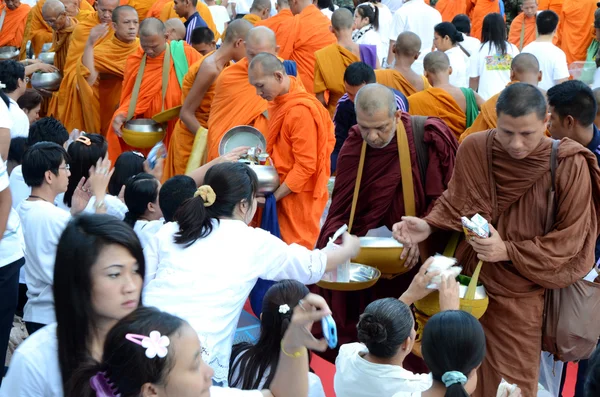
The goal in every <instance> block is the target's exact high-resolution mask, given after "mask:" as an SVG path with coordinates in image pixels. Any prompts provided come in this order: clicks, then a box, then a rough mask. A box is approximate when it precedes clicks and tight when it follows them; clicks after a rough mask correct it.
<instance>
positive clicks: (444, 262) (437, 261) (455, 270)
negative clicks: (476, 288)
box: [427, 254, 462, 289]
mask: <svg viewBox="0 0 600 397" xmlns="http://www.w3.org/2000/svg"><path fill="white" fill-rule="evenodd" d="M456 262H457V261H456V259H455V258H448V257H447V256H443V255H439V254H436V255H434V256H433V262H432V263H431V265H429V268H428V269H427V272H440V274H438V275H437V276H434V277H433V278H432V279H431V282H430V283H429V285H427V289H439V287H440V284H441V283H442V277H443V276H448V277H449V278H450V279H452V280H454V279H455V278H456V276H458V275H459V274H460V272H461V270H462V267H460V266H454V265H456Z"/></svg>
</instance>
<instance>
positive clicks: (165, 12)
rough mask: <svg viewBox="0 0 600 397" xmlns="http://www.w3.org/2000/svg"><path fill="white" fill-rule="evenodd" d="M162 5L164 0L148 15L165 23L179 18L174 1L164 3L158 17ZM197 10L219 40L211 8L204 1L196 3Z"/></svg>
mask: <svg viewBox="0 0 600 397" xmlns="http://www.w3.org/2000/svg"><path fill="white" fill-rule="evenodd" d="M160 3H162V0H158V1H156V2H155V3H154V5H153V6H152V8H151V9H150V11H148V15H152V17H153V18H158V19H160V20H161V21H163V22H166V21H167V20H168V19H171V18H179V15H177V13H176V12H175V2H174V1H173V0H171V1H168V2H165V3H162V8H160V10H159V11H158V16H156V13H157V8H158V7H160ZM196 10H197V11H198V14H200V17H201V18H202V20H204V22H206V26H208V27H209V28H210V30H212V31H213V33H214V34H215V38H216V39H217V40H218V39H219V37H221V36H220V35H219V31H218V30H217V25H215V21H214V19H213V17H212V13H211V12H210V8H208V6H207V5H206V4H204V2H203V1H198V2H197V3H196ZM179 19H181V21H182V22H185V18H179Z"/></svg>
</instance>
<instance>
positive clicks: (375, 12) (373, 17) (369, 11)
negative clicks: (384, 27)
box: [356, 3, 379, 30]
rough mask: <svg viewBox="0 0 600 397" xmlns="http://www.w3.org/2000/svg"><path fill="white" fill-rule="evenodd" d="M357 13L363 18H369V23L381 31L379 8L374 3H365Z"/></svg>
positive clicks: (357, 9)
mask: <svg viewBox="0 0 600 397" xmlns="http://www.w3.org/2000/svg"><path fill="white" fill-rule="evenodd" d="M356 12H358V14H359V15H360V16H361V17H362V18H369V23H370V24H371V25H373V27H374V28H375V30H379V8H377V6H376V5H375V4H373V3H364V4H361V5H359V6H358V7H356Z"/></svg>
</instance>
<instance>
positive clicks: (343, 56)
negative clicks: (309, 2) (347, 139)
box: [314, 8, 379, 119]
mask: <svg viewBox="0 0 600 397" xmlns="http://www.w3.org/2000/svg"><path fill="white" fill-rule="evenodd" d="M353 24H354V16H353V15H352V13H351V12H350V11H349V10H347V9H346V8H339V9H337V10H335V11H334V12H333V15H332V16H331V28H330V30H331V31H332V32H333V34H334V35H335V37H336V39H337V43H336V44H330V45H328V46H327V47H325V48H323V49H320V50H319V51H317V52H316V53H315V58H316V63H315V85H314V90H315V93H316V94H317V99H319V101H320V102H321V103H322V104H323V106H325V107H326V108H327V109H328V110H329V114H330V116H331V118H332V119H333V116H334V114H335V109H336V107H337V104H338V101H339V100H340V98H341V97H342V96H343V95H344V93H345V92H346V89H345V87H344V72H345V71H346V68H347V67H348V65H350V64H351V63H354V62H360V61H362V62H364V63H366V64H367V65H369V66H371V67H372V68H373V69H376V68H378V67H379V60H378V58H377V46H374V45H366V44H360V45H359V44H356V43H355V42H353V41H352V26H353ZM325 91H328V92H329V100H328V101H327V100H325Z"/></svg>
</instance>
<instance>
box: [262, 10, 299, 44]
mask: <svg viewBox="0 0 600 397" xmlns="http://www.w3.org/2000/svg"><path fill="white" fill-rule="evenodd" d="M293 17H294V14H292V11H291V10H290V9H289V8H284V9H283V10H280V11H279V12H278V13H277V15H275V16H272V17H270V18H267V19H263V20H262V21H258V22H256V23H255V24H254V26H266V27H267V28H269V29H271V30H272V31H273V32H274V33H275V39H276V40H277V45H278V46H281V45H283V43H285V42H287V40H288V39H289V34H290V32H289V31H287V30H285V29H281V27H282V26H284V24H285V23H286V21H288V20H290V19H292V18H293Z"/></svg>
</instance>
